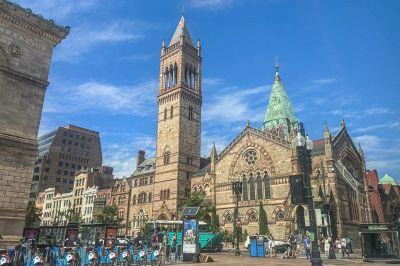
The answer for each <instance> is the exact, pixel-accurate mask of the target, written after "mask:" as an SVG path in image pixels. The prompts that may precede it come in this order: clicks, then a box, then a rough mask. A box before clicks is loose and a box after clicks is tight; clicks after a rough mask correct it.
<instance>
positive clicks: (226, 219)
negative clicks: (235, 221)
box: [225, 214, 232, 223]
mask: <svg viewBox="0 0 400 266" xmlns="http://www.w3.org/2000/svg"><path fill="white" fill-rule="evenodd" d="M225 222H226V223H232V216H231V215H230V214H227V215H226V216H225Z"/></svg>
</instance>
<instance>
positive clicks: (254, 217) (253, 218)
mask: <svg viewBox="0 0 400 266" xmlns="http://www.w3.org/2000/svg"><path fill="white" fill-rule="evenodd" d="M247 217H248V219H249V222H250V223H255V222H257V221H258V217H257V213H256V212H255V211H254V210H251V211H250V212H249V213H248V214H247Z"/></svg>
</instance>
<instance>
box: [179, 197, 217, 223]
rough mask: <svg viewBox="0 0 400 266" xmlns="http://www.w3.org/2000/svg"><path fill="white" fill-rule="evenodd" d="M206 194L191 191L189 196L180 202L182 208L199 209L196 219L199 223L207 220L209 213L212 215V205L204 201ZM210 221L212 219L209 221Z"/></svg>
mask: <svg viewBox="0 0 400 266" xmlns="http://www.w3.org/2000/svg"><path fill="white" fill-rule="evenodd" d="M205 197H206V193H205V192H204V191H202V190H201V191H193V192H191V193H190V196H189V197H188V198H186V199H184V200H183V201H182V206H183V207H200V209H199V212H198V214H197V217H196V218H197V219H199V220H201V221H207V220H209V217H210V213H212V211H213V209H215V208H214V206H213V204H212V203H211V202H210V201H209V200H206V199H205ZM211 221H212V219H211Z"/></svg>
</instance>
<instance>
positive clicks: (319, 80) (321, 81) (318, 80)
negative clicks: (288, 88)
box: [311, 78, 337, 86]
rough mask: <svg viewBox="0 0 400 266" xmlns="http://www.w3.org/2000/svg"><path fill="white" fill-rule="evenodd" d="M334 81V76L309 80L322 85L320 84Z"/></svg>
mask: <svg viewBox="0 0 400 266" xmlns="http://www.w3.org/2000/svg"><path fill="white" fill-rule="evenodd" d="M336 81H337V79H336V78H322V79H313V80H311V83H312V84H315V85H320V86H322V85H329V84H332V83H335V82H336Z"/></svg>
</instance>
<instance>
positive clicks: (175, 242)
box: [171, 232, 179, 263]
mask: <svg viewBox="0 0 400 266" xmlns="http://www.w3.org/2000/svg"><path fill="white" fill-rule="evenodd" d="M171 250H174V251H175V262H176V263H178V262H179V246H178V237H177V233H176V232H174V235H173V237H172V243H171Z"/></svg>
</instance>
